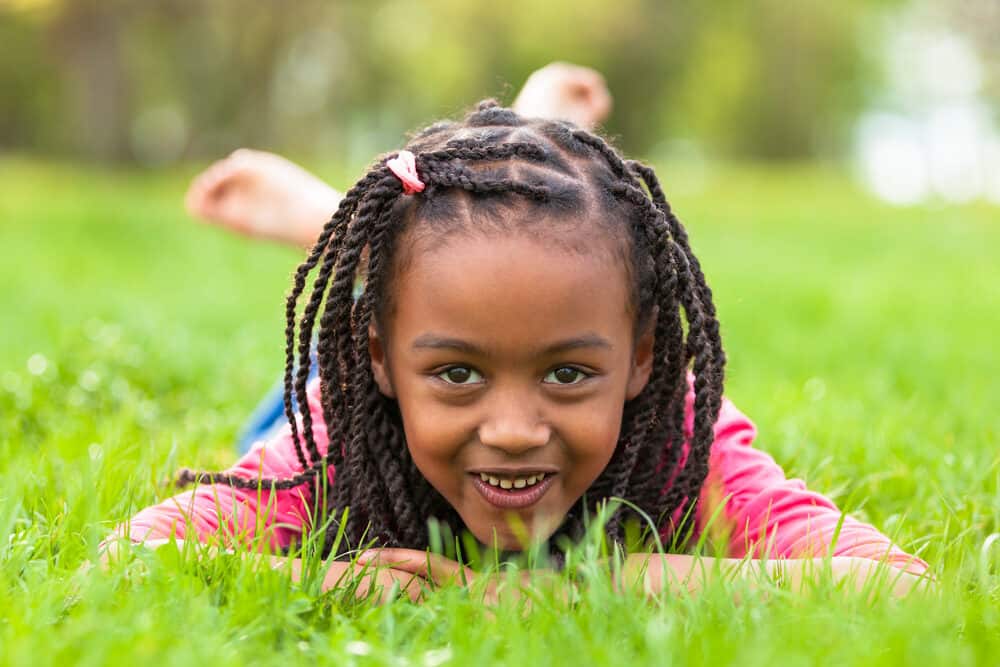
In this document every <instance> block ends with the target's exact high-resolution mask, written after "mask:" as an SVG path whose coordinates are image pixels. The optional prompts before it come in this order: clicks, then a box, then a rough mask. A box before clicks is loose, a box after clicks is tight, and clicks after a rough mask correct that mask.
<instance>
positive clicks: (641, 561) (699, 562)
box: [622, 554, 931, 597]
mask: <svg viewBox="0 0 1000 667" xmlns="http://www.w3.org/2000/svg"><path fill="white" fill-rule="evenodd" d="M622 576H623V578H624V583H625V585H627V586H638V587H642V589H643V590H644V591H646V592H647V593H649V594H652V595H655V594H657V593H661V592H664V591H670V592H674V593H679V592H687V593H697V592H698V591H700V590H701V589H702V588H704V587H706V586H708V585H710V584H712V583H713V582H715V581H718V580H724V581H743V582H746V583H747V584H748V585H749V587H750V588H751V589H757V588H760V587H761V585H762V584H765V583H770V584H779V585H782V586H785V587H788V588H789V589H791V590H792V591H795V592H799V591H802V590H804V589H805V588H806V587H807V586H808V584H809V583H812V582H816V581H820V580H823V579H824V578H826V577H829V578H830V579H831V580H832V581H833V582H834V583H838V584H840V583H844V584H846V585H847V586H848V587H849V588H851V589H852V590H858V591H860V590H864V589H865V587H866V586H870V585H875V586H877V587H879V588H882V587H887V590H889V591H890V592H891V593H892V595H893V596H895V597H902V596H904V595H906V594H907V593H909V592H910V591H912V590H913V589H914V588H922V587H926V586H927V584H928V583H929V582H930V581H931V580H930V578H929V577H928V576H926V575H923V576H920V575H914V574H912V573H909V572H906V571H904V570H901V569H897V568H894V567H892V566H890V565H887V564H885V563H881V562H879V561H875V560H871V559H867V558H854V557H843V556H837V557H832V558H799V559H769V560H757V559H736V558H703V557H700V556H688V555H684V554H666V555H659V554H633V555H631V556H629V557H628V559H627V560H626V562H625V565H624V568H623V571H622Z"/></svg>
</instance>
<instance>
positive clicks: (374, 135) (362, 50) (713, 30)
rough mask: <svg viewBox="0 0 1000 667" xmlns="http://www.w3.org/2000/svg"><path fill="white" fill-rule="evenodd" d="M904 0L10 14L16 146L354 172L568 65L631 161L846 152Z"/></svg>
mask: <svg viewBox="0 0 1000 667" xmlns="http://www.w3.org/2000/svg"><path fill="white" fill-rule="evenodd" d="M901 2H902V0H843V1H842V2H838V3H829V2H822V1H820V0H801V1H798V2H783V1H780V0H753V1H752V2H742V1H736V0H714V1H712V2H697V3H692V2H681V1H680V0H667V1H658V0H619V1H618V2H614V3H611V2H607V1H606V0H547V1H546V2H538V1H537V0H508V1H507V2H504V3H484V2H466V1H464V0H422V1H420V2H406V1H403V0H378V1H376V2H364V1H362V0H344V1H341V2H324V1H321V0H300V1H298V2H294V3H289V2H283V1H281V0H260V1H258V2H253V3H248V2H243V1H240V0H217V1H215V2H199V1H196V0H149V1H146V2H129V1H127V0H103V1H100V2H97V1H95V0H75V1H69V0H18V1H17V2H13V1H12V0H8V2H7V4H6V5H5V4H3V3H0V39H2V40H3V44H4V47H3V55H2V56H0V89H3V90H4V91H9V92H5V94H4V95H3V96H2V98H0V147H4V146H5V147H8V148H16V149H20V150H43V151H47V152H58V153H70V154H75V155H83V156H87V157H92V158H103V159H113V160H125V161H128V160H135V161H139V162H145V163H150V164H162V163H167V162H171V161H173V160H176V159H179V158H183V157H190V156H214V155H217V154H219V153H220V152H223V151H226V150H229V149H232V148H234V147H237V146H239V145H253V146H257V147H263V148H271V149H275V150H281V151H283V152H291V153H293V154H297V155H299V156H300V157H306V158H330V157H335V158H336V159H337V160H340V161H344V160H346V161H347V162H348V163H350V164H358V163H363V162H366V161H368V160H370V159H371V157H372V156H373V155H375V154H377V153H379V152H382V151H385V150H388V149H391V148H392V147H393V146H394V145H396V144H398V142H399V138H400V136H401V135H402V133H403V132H404V131H406V130H407V129H411V128H414V127H417V126H420V125H422V124H426V123H428V122H430V121H432V120H434V119H436V118H438V117H440V116H443V115H448V114H454V113H456V112H457V111H459V110H461V109H462V108H464V107H466V106H468V105H470V104H472V103H473V102H475V101H476V100H477V99H479V98H482V97H488V96H497V97H500V98H502V99H503V100H505V101H508V102H509V101H510V100H511V99H512V97H513V94H514V92H515V91H516V87H517V86H519V85H520V84H521V83H522V82H523V81H524V79H525V78H526V76H527V75H528V74H529V73H530V72H531V71H533V70H535V69H537V68H539V67H541V66H542V65H544V64H546V63H547V62H550V61H552V60H567V61H572V62H577V63H581V64H586V65H590V66H593V67H596V68H598V69H599V70H601V71H602V72H603V73H604V74H605V75H606V76H607V78H608V82H609V85H610V87H611V89H612V91H613V93H614V96H615V100H616V111H615V113H614V116H613V119H612V121H611V123H610V124H609V126H608V128H607V129H608V131H609V132H610V133H611V134H612V135H618V136H621V137H622V140H621V142H620V143H621V144H622V145H623V148H624V149H625V150H626V151H627V152H630V153H640V154H644V155H648V156H650V157H653V158H654V159H656V158H662V157H665V156H669V155H671V154H677V153H678V152H681V153H682V152H683V150H684V147H685V146H688V147H690V146H696V147H697V148H698V150H699V151H705V152H708V153H709V154H721V155H728V156H733V155H736V156H742V157H748V156H749V157H786V158H787V157H796V158H798V157H803V156H815V155H827V154H835V153H837V152H838V150H839V147H840V146H843V145H844V141H843V139H844V138H845V133H846V131H847V130H848V129H849V126H850V121H851V120H852V119H853V118H854V116H855V114H856V113H857V111H858V110H859V109H860V108H861V107H862V106H863V104H864V102H865V98H866V94H867V91H869V90H870V89H871V88H872V86H873V85H875V84H877V82H878V71H879V68H878V67H877V65H876V63H875V60H876V58H875V54H876V53H877V48H878V46H879V44H878V39H874V40H873V39H871V37H872V34H873V29H872V26H878V25H881V23H880V21H881V20H882V19H883V18H884V16H885V15H886V14H887V13H888V12H890V11H891V10H893V9H895V8H896V7H897V6H898V5H899V4H901ZM876 32H877V31H876Z"/></svg>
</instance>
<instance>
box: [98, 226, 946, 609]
mask: <svg viewBox="0 0 1000 667" xmlns="http://www.w3.org/2000/svg"><path fill="white" fill-rule="evenodd" d="M510 227H511V228H512V229H514V230H516V229H517V226H516V223H514V224H512V225H511V226H510ZM556 233H558V234H559V236H558V238H559V239H560V241H561V242H560V243H554V242H553V241H552V239H550V238H546V237H543V238H538V237H528V236H526V235H524V234H522V233H518V232H517V231H514V232H508V233H506V234H503V235H501V234H478V233H473V234H463V235H456V236H455V237H452V238H450V239H449V240H448V242H447V243H444V244H440V243H438V244H437V245H436V246H433V247H431V246H430V245H429V244H428V243H426V242H422V241H421V239H420V238H419V237H418V235H414V236H415V238H410V239H405V238H404V240H403V242H402V243H401V244H400V246H401V247H407V248H408V253H407V257H405V258H404V259H403V261H402V262H400V260H399V258H396V261H397V262H398V264H397V271H398V273H396V276H395V279H394V281H393V284H394V286H395V287H394V292H393V294H392V303H393V308H392V309H391V313H390V314H389V315H387V318H386V319H387V321H386V322H385V323H384V324H383V326H384V331H382V332H375V331H373V332H372V333H373V337H372V342H371V346H370V352H371V357H372V366H373V372H374V373H375V377H376V381H377V383H378V385H379V389H380V391H382V393H384V394H386V395H387V396H390V397H393V398H395V400H397V401H398V403H399V406H400V411H401V414H402V417H403V424H404V428H405V430H406V440H407V447H408V448H409V450H410V453H411V455H412V457H413V460H414V462H415V463H416V465H417V467H418V469H419V470H420V472H421V473H422V474H423V475H424V476H425V477H426V478H427V480H428V481H429V482H430V483H431V484H432V485H433V486H434V487H435V488H436V489H437V490H438V491H439V492H440V493H441V494H442V495H443V496H444V497H445V498H446V499H447V500H448V502H449V503H450V504H451V505H452V506H453V507H454V508H455V509H456V510H457V512H458V513H459V515H460V516H461V518H462V520H463V523H464V524H465V526H466V527H467V528H468V530H469V531H470V532H471V533H472V534H473V535H474V536H475V537H476V538H477V539H478V540H479V541H480V542H482V543H484V544H485V545H488V546H491V547H492V546H496V547H498V548H500V549H503V550H519V549H521V548H523V546H524V545H522V544H521V543H520V540H519V539H518V537H517V536H516V535H515V534H514V533H513V532H512V531H511V530H509V528H508V527H509V525H510V521H509V520H510V518H512V517H513V518H515V519H517V521H518V523H520V524H521V525H523V526H524V528H525V530H526V531H527V533H528V534H529V535H531V536H533V537H534V538H535V539H546V538H548V537H549V536H551V535H552V533H553V532H554V531H555V530H556V528H557V527H558V525H559V524H560V523H561V521H562V520H563V518H564V517H565V514H566V511H567V510H568V509H569V507H570V506H571V505H572V504H573V503H574V502H575V501H576V500H577V499H578V498H579V497H580V496H581V495H582V493H583V492H584V491H585V490H586V489H587V488H588V487H589V486H590V485H591V484H592V483H593V482H594V480H595V479H596V478H597V476H598V475H599V474H600V472H601V471H602V470H603V469H604V467H605V466H606V465H607V463H608V461H609V460H610V458H611V454H612V452H613V451H614V448H615V443H616V441H617V438H618V431H619V427H620V424H621V414H622V408H623V405H624V403H625V401H626V400H627V399H628V398H630V397H632V396H635V395H636V394H638V393H639V392H640V391H641V390H642V388H643V387H644V386H645V384H646V382H647V381H648V379H649V374H650V363H651V354H652V343H653V339H652V335H651V334H650V333H649V332H636V331H634V317H633V315H632V314H631V313H630V312H629V310H628V306H627V304H628V301H629V299H628V293H627V289H626V284H627V283H626V279H627V278H626V275H625V271H624V269H623V268H622V265H621V263H620V262H615V261H614V257H615V251H614V247H613V244H612V242H611V241H610V239H606V238H604V237H603V236H602V235H601V234H600V233H599V232H596V233H595V231H593V230H591V231H585V232H582V233H581V232H577V233H575V234H574V233H573V232H570V231H569V230H566V229H562V230H557V231H556ZM574 236H575V238H573V237H574ZM459 277H460V279H459ZM441 285H449V287H448V289H443V288H442V287H441ZM514 322H516V323H517V326H516V327H514V326H511V323H514ZM637 333H638V336H637V335H636V334H637ZM509 470H517V471H520V472H523V473H524V474H525V475H529V474H534V473H537V472H542V471H544V472H546V473H547V479H551V482H547V483H548V485H549V486H548V489H547V491H546V492H545V494H544V496H542V498H541V499H540V500H538V502H536V503H534V504H533V505H531V506H530V507H528V508H524V509H512V510H509V511H507V512H503V511H500V510H498V509H497V508H496V507H495V506H494V505H492V504H490V503H489V502H487V501H486V500H485V497H484V495H483V492H482V490H481V489H480V488H479V486H480V485H479V483H478V482H479V481H480V480H479V473H482V472H486V473H489V472H499V471H509ZM487 492H488V491H487ZM494 535H495V537H496V542H495V543H494V541H493V540H494ZM112 544H114V543H112ZM272 562H273V565H274V566H275V567H290V568H291V570H292V575H293V577H297V573H298V569H299V568H300V566H301V564H300V563H299V562H297V561H294V560H293V561H292V562H291V563H289V562H287V560H286V559H282V558H278V557H274V558H273V560H272ZM365 564H376V565H379V566H380V567H379V568H378V569H377V571H375V572H371V571H367V572H366V571H364V570H363V569H362V567H363V565H365ZM829 566H830V568H831V573H832V575H833V576H834V577H835V578H836V579H838V580H841V579H843V580H848V581H849V582H850V584H851V585H852V586H855V587H858V588H860V587H861V586H863V585H864V584H865V581H866V579H867V578H868V577H870V576H873V575H877V576H884V577H887V578H888V579H889V581H890V582H892V588H891V590H892V592H893V593H894V594H896V595H903V594H905V593H907V592H909V591H910V590H911V589H913V588H914V587H916V586H918V585H920V584H922V583H923V582H925V581H926V578H925V577H920V576H917V575H913V574H910V573H907V572H903V571H897V570H893V569H892V568H888V567H886V568H885V569H884V571H883V570H878V569H877V566H878V563H877V562H876V561H872V560H868V559H861V558H833V559H831V560H830V562H829ZM825 567H826V562H825V561H824V560H823V559H801V560H780V561H774V560H769V561H762V560H752V559H747V560H733V559H713V558H701V557H694V556H688V555H683V554H669V555H664V556H661V555H657V554H647V553H642V554H633V555H631V556H629V557H628V559H627V560H626V562H625V564H624V570H623V572H622V575H623V578H624V581H623V582H622V583H623V584H624V585H629V586H641V587H642V590H645V591H647V592H649V593H650V594H656V593H658V592H661V591H669V592H675V593H676V592H681V591H688V592H696V591H697V590H699V589H700V588H701V587H703V586H704V585H706V584H707V583H709V582H710V581H712V580H713V579H714V578H716V577H719V576H728V577H730V578H743V579H746V580H747V581H749V582H750V583H751V584H752V583H754V582H756V581H758V580H759V579H758V578H759V577H760V574H761V572H762V571H763V572H765V573H767V574H769V575H772V576H773V575H776V574H779V573H780V575H781V576H782V577H783V578H784V579H786V580H787V581H790V582H791V583H792V584H793V586H795V585H802V584H804V583H806V582H807V581H809V580H811V579H812V578H813V577H814V576H815V575H817V574H819V573H822V572H823V571H824V568H825ZM532 574H535V575H542V576H543V581H544V573H525V574H524V575H523V576H525V577H529V576H532ZM357 575H361V576H362V578H363V581H362V582H361V583H362V586H361V592H362V593H364V594H367V592H368V590H369V589H370V588H371V587H373V586H376V587H379V590H378V592H379V594H380V595H382V596H388V595H390V594H391V591H392V588H393V584H398V587H399V589H400V590H401V591H402V593H403V594H405V595H407V596H409V597H410V598H411V599H418V598H419V597H420V595H421V593H422V591H423V590H424V589H425V588H427V587H434V586H438V585H445V584H449V583H451V584H455V583H462V582H471V581H473V580H474V579H475V578H476V576H477V575H476V573H475V572H474V571H472V570H469V569H468V568H464V567H462V566H461V565H459V564H458V563H456V562H454V561H450V560H448V559H446V558H443V557H438V556H429V555H428V554H427V553H426V552H424V551H418V550H411V549H381V550H373V551H371V552H367V553H364V554H362V555H361V557H360V559H359V561H358V563H357V564H352V563H345V562H333V563H331V564H330V569H329V572H328V573H327V575H326V578H325V580H324V587H325V588H333V587H336V586H337V585H338V584H339V583H341V582H342V581H343V580H344V578H345V577H354V576H357ZM505 581H506V580H505V579H503V578H500V579H495V580H491V581H490V582H488V583H487V586H486V598H487V601H488V602H489V601H494V600H495V599H496V598H497V597H498V596H500V595H501V589H503V588H504V582H505ZM515 594H516V592H515Z"/></svg>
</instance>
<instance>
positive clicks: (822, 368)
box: [0, 157, 1000, 667]
mask: <svg viewBox="0 0 1000 667" xmlns="http://www.w3.org/2000/svg"><path fill="white" fill-rule="evenodd" d="M191 173H193V172H192V171H183V170H177V171H173V172H170V173H167V174H160V173H141V172H135V171H113V170H107V169H98V168H93V167H82V166H69V165H63V164H48V163H43V162H38V161H33V160H25V159H15V158H10V157H8V158H0V174H2V175H3V178H2V179H0V252H2V256H3V261H2V262H0V303H2V304H3V315H2V317H0V323H2V325H0V664H4V665H5V664H32V665H56V664H58V665H62V664H70V663H72V664H95V665H96V664H106V663H112V662H121V663H127V664H135V663H136V662H137V661H142V660H146V661H155V662H156V663H157V664H213V665H216V664H217V665H230V664H232V665H237V664H239V665H245V664H287V663H289V661H296V662H301V663H306V662H308V663H310V664H333V665H346V664H400V665H402V664H413V665H439V664H462V665H465V664H475V663H495V662H511V663H512V662H528V661H530V662H531V663H532V664H571V665H589V664H597V665H602V664H629V665H633V664H657V665H664V664H691V663H706V664H713V665H726V664H734V665H735V664H738V665H740V666H741V667H749V666H751V665H772V664H783V665H796V664H815V663H822V664H842V663H846V664H866V665H867V664H899V663H920V664H955V665H972V664H987V663H995V661H996V656H997V655H998V654H1000V539H998V532H1000V452H998V450H1000V448H998V445H1000V437H998V430H1000V419H998V416H997V414H998V413H997V409H996V404H997V402H998V400H1000V355H997V354H996V352H995V349H994V345H995V340H996V336H997V332H998V331H1000V263H998V262H996V261H995V258H994V256H993V255H994V254H995V253H996V251H997V249H998V248H1000V224H998V223H1000V211H998V210H997V209H996V208H992V209H991V208H989V207H986V206H980V205H968V206H962V207H945V206H934V205H929V206H925V207H917V208H891V207H886V206H884V205H881V204H879V203H877V202H875V201H873V200H871V199H870V198H868V197H867V196H865V195H864V194H863V193H861V192H860V191H859V190H857V189H856V188H855V187H854V186H853V185H852V184H851V182H850V180H849V179H848V178H846V177H845V176H843V175H842V174H840V173H838V172H837V171H834V170H829V169H825V168H820V167H796V168H792V167H782V168H777V167H753V166H743V167H731V168H725V169H719V170H716V171H711V172H707V173H694V172H691V171H686V170H685V169H684V168H683V167H680V168H664V169H663V172H662V176H663V180H664V181H665V186H666V189H667V192H668V195H671V194H672V199H673V202H674V205H675V209H676V210H677V211H678V213H679V215H680V216H681V219H682V220H683V221H685V223H686V225H687V226H688V228H689V230H690V232H691V235H692V240H693V244H694V247H695V251H696V252H697V253H698V255H699V256H700V257H701V259H702V262H703V264H704V266H705V268H706V273H707V275H708V278H709V281H710V284H711V285H712V286H713V288H714V290H715V293H716V298H717V303H718V308H719V312H720V318H721V322H722V327H723V337H724V342H725V344H726V347H727V350H728V356H729V359H730V363H729V366H728V375H727V393H728V395H729V396H730V397H731V398H732V399H733V400H734V401H735V403H736V404H737V405H738V406H740V408H742V409H743V410H744V411H745V412H746V413H747V414H749V415H750V416H751V417H752V418H753V419H754V420H755V422H756V423H757V425H758V427H759V431H760V436H759V439H758V441H757V444H758V446H760V447H763V448H765V449H766V450H767V451H769V452H770V453H772V454H773V455H774V457H775V458H776V459H777V460H778V461H779V463H781V464H782V465H783V466H784V467H785V469H786V470H787V471H789V473H790V474H791V475H794V476H796V477H801V478H803V479H805V480H806V481H807V482H808V484H809V485H810V486H811V487H813V488H815V489H817V490H821V491H824V492H826V493H827V494H829V495H831V496H832V497H834V498H835V499H836V500H837V502H838V503H839V504H840V505H841V506H842V507H843V508H845V509H846V510H848V511H850V512H851V513H852V514H853V515H855V516H858V517H860V518H862V519H864V520H867V521H870V522H873V523H874V524H876V525H877V526H879V527H881V528H882V529H883V530H884V531H886V532H888V533H889V534H891V535H893V536H894V537H895V538H896V540H897V541H898V542H899V543H900V544H901V545H902V546H903V547H904V548H907V549H909V550H912V551H914V552H916V553H919V554H920V555H921V556H922V557H923V558H924V559H925V560H927V561H929V562H930V563H931V564H932V567H933V568H934V571H935V573H936V574H937V576H938V577H939V581H940V583H939V588H938V594H937V596H936V597H933V598H927V597H918V598H911V599H907V600H903V601H893V600H887V599H885V597H884V596H875V597H876V599H875V600H874V601H872V600H870V599H869V598H868V597H866V596H862V595H857V594H848V593H847V592H844V591H839V590H836V589H835V588H834V587H831V586H828V585H827V586H817V587H816V588H815V589H814V590H812V591H808V592H806V593H803V594H801V595H791V594H786V593H784V592H782V591H772V592H771V593H770V594H768V595H747V594H745V592H744V594H743V595H742V596H741V598H742V599H741V600H740V602H739V603H736V602H734V590H733V587H732V586H727V585H723V584H719V585H717V586H713V587H711V588H710V589H709V590H707V591H705V592H704V593H703V594H702V595H699V596H698V597H697V598H694V599H691V598H685V597H676V596H664V597H663V598H661V599H658V600H655V601H649V602H646V601H643V600H641V599H640V598H639V597H638V596H637V595H633V594H621V595H616V594H614V593H613V592H611V591H610V589H609V588H608V587H606V586H601V585H600V583H599V582H594V583H593V585H592V586H590V587H589V588H587V589H586V590H585V591H584V592H583V593H582V596H583V597H582V600H581V601H580V602H579V603H578V604H576V605H574V606H568V605H567V604H565V603H564V602H563V601H561V600H560V599H558V598H556V597H553V596H549V597H546V596H544V595H542V596H541V597H539V598H538V599H537V600H536V601H535V604H534V605H533V610H532V611H531V612H530V613H528V614H524V613H522V612H521V611H520V610H519V609H518V607H517V606H516V605H515V604H505V605H502V606H501V607H500V608H498V609H495V610H484V609H483V608H482V606H481V605H479V604H477V603H476V602H475V601H473V600H470V599H469V598H468V597H467V596H466V595H465V594H464V592H463V591H462V590H461V589H458V588H452V589H446V590H443V591H440V592H438V593H436V594H434V595H432V596H431V597H430V598H429V599H428V600H427V601H426V602H425V603H424V604H423V605H412V604H409V603H403V602H397V603H393V604H391V605H387V606H383V607H374V606H370V605H356V604H351V603H349V602H348V601H346V600H344V599H341V598H337V597H335V596H322V595H318V594H317V593H316V591H315V588H314V587H310V586H304V587H297V586H293V585H291V584H289V583H288V582H287V580H286V579H285V578H284V575H283V574H282V573H268V572H260V571H259V569H258V568H255V567H254V566H253V565H252V564H250V563H241V562H233V561H232V560H226V561H222V562H220V563H218V564H212V563H208V564H205V563H202V564H201V565H199V564H196V563H193V562H192V561H191V559H190V558H178V557H177V556H176V554H175V553H170V552H162V553H153V554H139V556H138V560H136V561H133V562H131V563H126V564H122V565H120V566H117V567H115V568H112V570H111V571H110V572H107V573H103V572H100V571H97V570H91V571H86V572H85V571H81V569H80V566H81V564H82V563H84V562H85V561H87V560H94V559H95V558H96V549H97V545H98V543H99V542H100V540H101V539H102V537H104V536H105V535H106V534H107V533H108V532H109V530H110V529H111V528H112V526H113V525H114V524H115V523H116V522H118V521H120V520H122V519H125V518H127V517H128V516H129V515H130V514H132V513H133V512H134V511H135V510H136V509H138V508H140V507H142V506H144V505H146V504H149V503H151V502H153V501H155V500H157V499H160V498H163V497H165V496H166V495H168V494H170V493H171V491H170V489H169V488H168V486H167V481H168V480H169V478H170V476H171V475H172V473H173V472H174V471H175V470H176V469H177V468H178V467H179V466H181V465H192V466H197V467H201V468H215V467H219V466H224V465H225V464H227V463H228V462H229V461H231V460H232V458H233V446H232V442H233V440H234V437H235V434H236V432H237V430H238V428H239V426H240V424H241V422H242V421H243V420H244V419H245V418H246V416H247V414H248V413H249V411H250V409H251V407H252V406H253V404H254V403H255V401H256V400H257V398H259V396H260V395H261V394H262V393H263V392H264V391H265V390H266V389H267V388H268V387H269V386H270V385H271V383H272V382H273V380H274V379H275V377H276V374H277V372H278V370H279V368H280V367H281V366H282V362H283V352H282V349H283V334H282V329H283V317H282V312H283V305H282V298H283V294H284V293H285V291H286V288H287V286H288V282H289V275H290V272H291V270H292V269H293V268H294V266H295V265H296V262H297V260H298V259H299V256H298V254H297V253H295V252H291V251H289V250H285V249H280V248H273V247H266V246H264V245H259V244H250V243H246V242H243V241H241V240H239V239H236V238H232V237H230V236H228V235H226V234H225V233H223V232H220V231H218V230H215V229H211V228H206V227H201V226H197V225H195V224H194V223H192V222H191V221H189V220H188V219H187V218H186V216H185V214H184V213H183V211H182V209H181V205H180V201H181V196H182V193H183V188H184V185H185V183H186V180H187V178H188V177H190V175H191ZM325 173H326V174H327V175H328V176H329V175H330V174H336V175H337V177H338V178H340V179H341V180H339V181H338V182H339V183H340V184H343V176H344V174H345V173H350V170H343V169H341V170H326V171H325ZM209 661H211V662H209Z"/></svg>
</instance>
